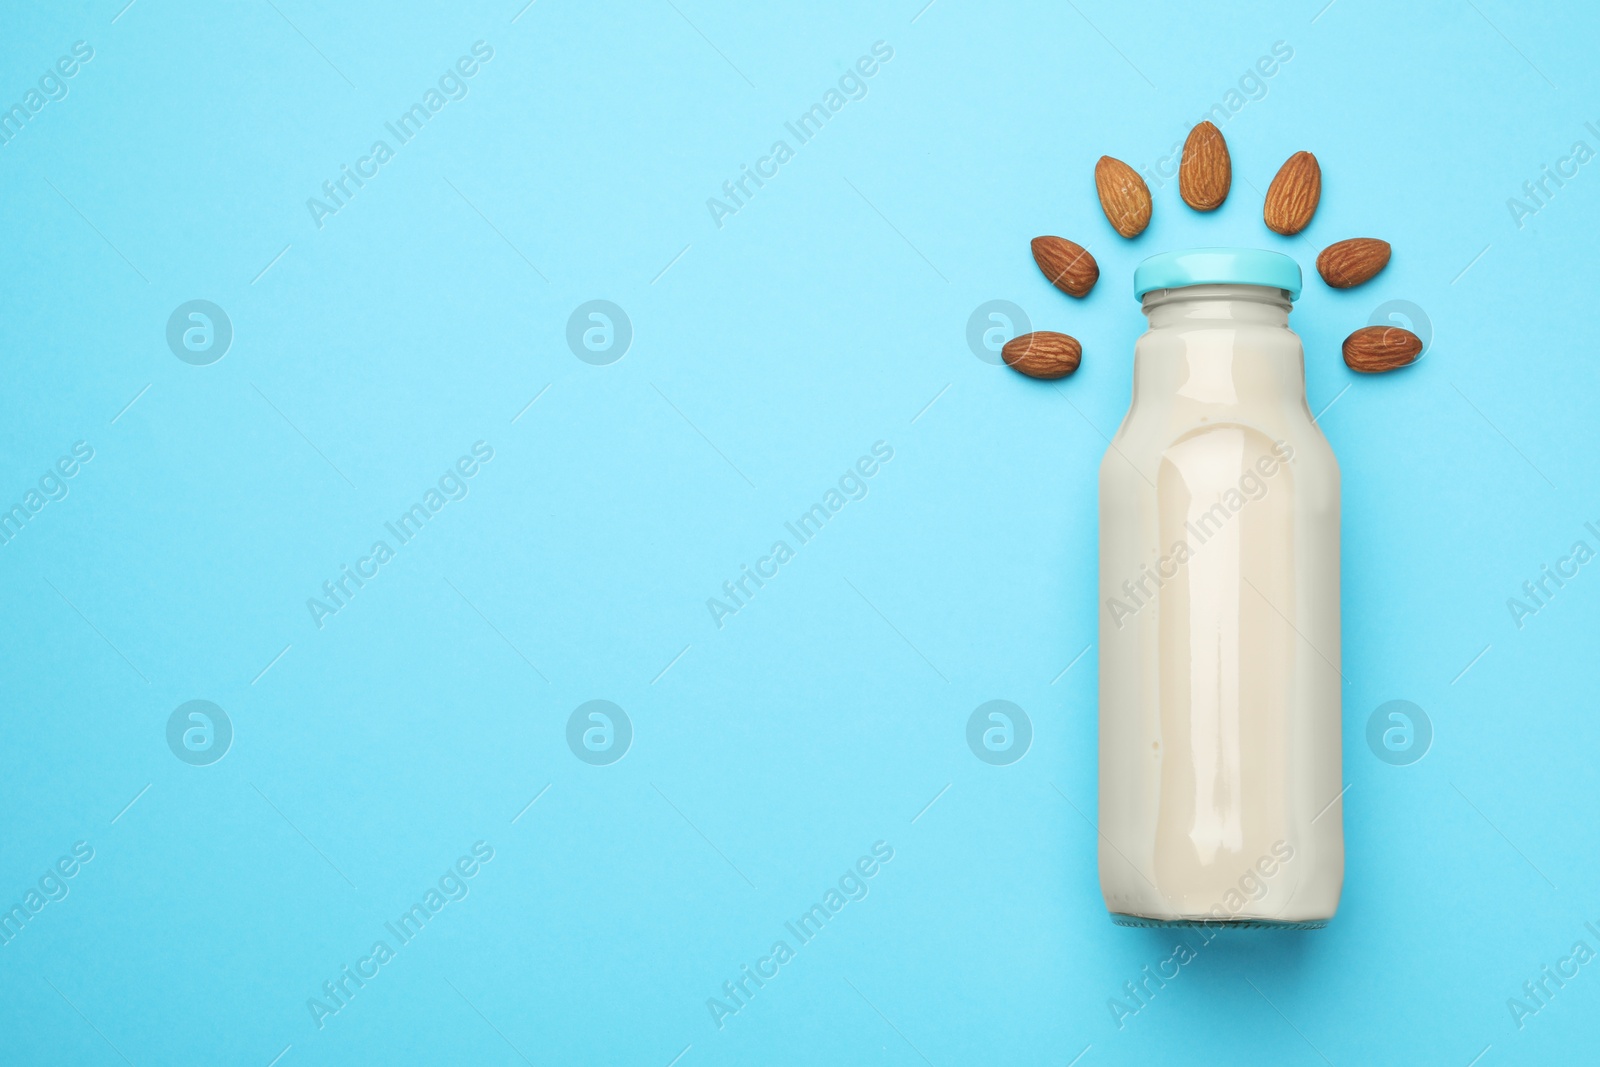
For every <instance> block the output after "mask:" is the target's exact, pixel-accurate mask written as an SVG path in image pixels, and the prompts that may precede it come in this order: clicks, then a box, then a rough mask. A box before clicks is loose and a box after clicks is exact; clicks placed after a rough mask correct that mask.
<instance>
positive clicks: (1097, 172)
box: [1094, 156, 1151, 237]
mask: <svg viewBox="0 0 1600 1067" xmlns="http://www.w3.org/2000/svg"><path fill="white" fill-rule="evenodd" d="M1094 187H1095V191H1097V192H1098V193H1099V194H1100V209H1101V210H1102V211H1104V212H1105V213H1106V219H1107V221H1109V222H1110V223H1111V228H1112V229H1114V230H1116V231H1117V232H1118V233H1120V234H1121V235H1122V236H1124V237H1137V236H1139V235H1140V234H1141V233H1143V232H1144V228H1145V227H1146V226H1148V225H1150V211H1151V204H1150V187H1149V186H1148V185H1146V184H1145V183H1144V179H1143V178H1141V177H1139V174H1138V172H1137V171H1135V170H1134V169H1133V168H1132V167H1130V166H1128V165H1127V164H1126V163H1124V162H1123V161H1122V160H1120V159H1112V158H1111V157H1110V156H1101V157H1100V162H1098V163H1096V164H1095V165H1094Z"/></svg>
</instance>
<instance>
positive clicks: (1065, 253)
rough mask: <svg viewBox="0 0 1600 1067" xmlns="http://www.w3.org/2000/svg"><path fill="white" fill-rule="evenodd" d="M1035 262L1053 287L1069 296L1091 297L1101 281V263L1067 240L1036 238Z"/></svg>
mask: <svg viewBox="0 0 1600 1067" xmlns="http://www.w3.org/2000/svg"><path fill="white" fill-rule="evenodd" d="M1033 261H1034V262H1035V263H1037V264H1039V269H1040V270H1042V271H1044V276H1045V277H1046V278H1049V279H1050V284H1051V285H1053V286H1055V287H1056V288H1057V289H1060V290H1061V291H1062V292H1063V293H1066V294H1067V295H1069V296H1080V297H1081V296H1088V295H1089V290H1090V289H1093V288H1094V283H1095V282H1097V281H1099V280H1100V264H1098V263H1096V262H1095V261H1094V257H1093V256H1091V255H1090V254H1089V250H1088V249H1087V248H1084V247H1083V246H1082V245H1080V244H1076V243H1074V242H1072V241H1069V240H1067V239H1066V238H1065V237H1035V238H1034V239H1033Z"/></svg>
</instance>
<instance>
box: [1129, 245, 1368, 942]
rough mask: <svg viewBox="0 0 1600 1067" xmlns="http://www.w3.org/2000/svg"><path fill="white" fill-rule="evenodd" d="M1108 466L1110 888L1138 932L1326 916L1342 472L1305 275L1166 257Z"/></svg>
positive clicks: (1281, 268) (1148, 269)
mask: <svg viewBox="0 0 1600 1067" xmlns="http://www.w3.org/2000/svg"><path fill="white" fill-rule="evenodd" d="M1134 295H1135V296H1137V297H1138V298H1139V299H1140V300H1141V301H1142V302H1143V305H1144V313H1145V315H1146V316H1147V318H1148V319H1149V323H1150V328H1149V331H1148V332H1147V333H1145V335H1144V336H1143V337H1141V338H1140V339H1139V342H1138V346H1137V348H1136V350H1135V353H1134V370H1133V379H1134V381H1133V403H1132V406H1131V407H1130V408H1129V410H1128V415H1127V418H1125V419H1124V420H1123V423H1122V427H1121V428H1120V429H1119V430H1118V431H1117V435H1116V437H1115V439H1114V440H1113V441H1112V442H1111V447H1110V449H1109V450H1108V451H1107V452H1106V456H1105V460H1104V462H1103V463H1102V464H1101V466H1100V831H1101V833H1100V846H1099V847H1100V885H1101V889H1102V891H1103V892H1104V894H1105V900H1106V907H1107V908H1108V909H1110V911H1111V916H1112V919H1113V920H1114V921H1115V922H1117V923H1120V924H1122V925H1127V926H1161V925H1191V924H1202V923H1204V924H1211V923H1226V924H1233V925H1247V926H1263V925H1271V926H1290V927H1317V926H1323V925H1325V924H1326V923H1327V921H1328V919H1329V918H1331V917H1332V915H1333V913H1334V909H1335V908H1337V907H1338V904H1339V890H1340V887H1341V885H1342V883H1343V881H1344V831H1343V806H1342V803H1341V800H1340V797H1341V790H1342V789H1343V784H1342V782H1341V780H1340V765H1339V764H1340V761H1339V746H1340V731H1339V705H1340V696H1341V686H1342V685H1343V684H1344V681H1343V676H1342V675H1341V673H1340V669H1339V466H1338V463H1337V462H1336V461H1335V460H1334V457H1333V450H1332V449H1331V448H1330V447H1329V446H1328V442H1327V440H1326V439H1325V438H1324V437H1323V436H1322V432H1321V430H1319V429H1318V428H1317V426H1316V424H1315V423H1314V422H1313V421H1312V416H1311V411H1310V409H1309V408H1308V407H1307V406H1306V395H1305V366H1304V355H1303V353H1302V351H1301V347H1300V339H1299V338H1298V337H1297V336H1295V334H1294V332H1293V331H1291V330H1290V329H1289V309H1290V305H1291V303H1292V302H1293V301H1294V300H1295V299H1296V298H1297V297H1298V296H1299V295H1300V268H1299V266H1298V265H1297V264H1296V263H1295V262H1294V260H1292V259H1290V258H1289V257H1287V256H1283V255H1279V254H1278V253H1276V252H1265V251H1257V250H1251V249H1196V250H1191V251H1185V252H1169V253H1166V254H1163V255H1159V256H1154V257H1152V258H1150V259H1147V260H1145V261H1144V262H1143V263H1142V264H1140V266H1139V268H1138V270H1137V271H1136V273H1135V275H1134Z"/></svg>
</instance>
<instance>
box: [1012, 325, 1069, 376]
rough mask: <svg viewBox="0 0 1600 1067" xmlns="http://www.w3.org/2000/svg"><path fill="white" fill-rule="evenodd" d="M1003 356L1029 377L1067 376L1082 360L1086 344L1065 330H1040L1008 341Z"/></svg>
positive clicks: (1016, 369) (1013, 366)
mask: <svg viewBox="0 0 1600 1067" xmlns="http://www.w3.org/2000/svg"><path fill="white" fill-rule="evenodd" d="M1000 358H1001V359H1003V360H1005V361H1006V366H1008V367H1010V368H1011V369H1012V370H1014V371H1019V372H1021V373H1023V374H1026V375H1027V376H1028V377H1030V378H1047V379H1048V378H1065V377H1066V376H1067V375H1069V374H1071V373H1072V372H1073V371H1075V370H1077V369H1078V364H1079V363H1080V362H1082V361H1083V346H1082V345H1080V344H1079V343H1078V341H1077V339H1076V338H1074V337H1068V336H1067V335H1066V334H1064V333H1051V332H1050V331H1049V330H1038V331H1036V332H1034V333H1025V334H1023V335H1022V336H1021V337H1013V338H1012V339H1011V340H1009V341H1007V342H1006V343H1005V346H1004V347H1003V348H1001V349H1000Z"/></svg>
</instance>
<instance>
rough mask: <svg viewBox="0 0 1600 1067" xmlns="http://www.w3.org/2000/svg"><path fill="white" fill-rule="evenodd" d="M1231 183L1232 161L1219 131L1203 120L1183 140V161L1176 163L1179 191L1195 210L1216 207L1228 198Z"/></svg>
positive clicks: (1208, 209)
mask: <svg viewBox="0 0 1600 1067" xmlns="http://www.w3.org/2000/svg"><path fill="white" fill-rule="evenodd" d="M1232 184H1233V161H1232V160H1231V159H1230V158H1229V157H1228V142H1227V141H1225V140H1223V139H1222V131H1221V130H1219V129H1217V128H1216V126H1214V125H1212V124H1211V123H1209V122H1202V123H1200V125H1198V126H1196V127H1195V128H1194V129H1192V130H1190V131H1189V139H1188V140H1187V141H1185V142H1183V162H1182V163H1180V164H1179V165H1178V194H1179V195H1180V196H1182V197H1183V202H1184V203H1185V204H1188V205H1189V206H1190V207H1192V208H1194V209H1195V210H1196V211H1215V210H1216V209H1217V208H1219V207H1221V206H1222V202H1223V201H1224V200H1226V199H1228V187H1229V186H1230V185H1232Z"/></svg>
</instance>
